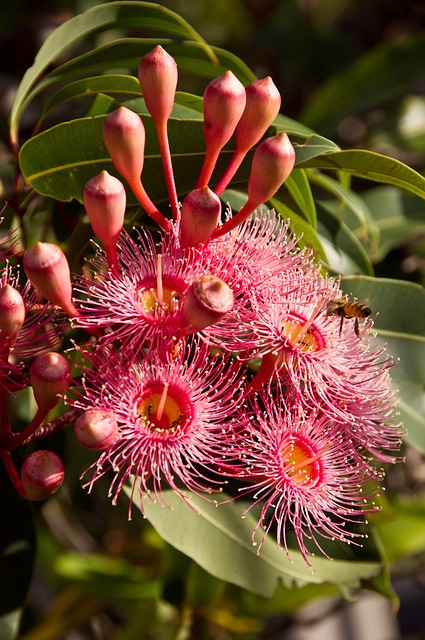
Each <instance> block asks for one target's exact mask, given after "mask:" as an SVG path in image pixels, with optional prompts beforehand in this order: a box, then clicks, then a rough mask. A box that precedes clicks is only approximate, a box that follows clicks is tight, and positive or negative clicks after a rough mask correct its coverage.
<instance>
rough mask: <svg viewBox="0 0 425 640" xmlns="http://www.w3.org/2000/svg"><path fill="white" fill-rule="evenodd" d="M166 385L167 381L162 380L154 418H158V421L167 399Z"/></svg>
mask: <svg viewBox="0 0 425 640" xmlns="http://www.w3.org/2000/svg"><path fill="white" fill-rule="evenodd" d="M168 386H169V385H168V382H164V388H163V390H162V395H161V400H160V401H159V405H158V411H157V412H156V419H157V420H158V422H159V421H160V420H161V418H162V414H163V413H164V408H165V403H166V401H167V394H168Z"/></svg>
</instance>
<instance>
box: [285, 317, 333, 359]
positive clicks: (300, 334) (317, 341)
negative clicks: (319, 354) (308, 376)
mask: <svg viewBox="0 0 425 640" xmlns="http://www.w3.org/2000/svg"><path fill="white" fill-rule="evenodd" d="M282 334H283V335H284V336H285V338H286V339H287V340H288V341H289V342H290V344H291V346H292V347H295V348H297V349H298V350H299V351H302V352H303V353H313V352H314V351H319V349H323V346H324V340H323V338H322V335H321V333H320V332H319V331H318V329H316V328H315V327H314V326H313V325H310V326H309V327H308V328H306V323H305V322H304V321H303V320H302V319H298V318H297V319H295V318H289V319H287V320H285V322H284V323H283V325H282Z"/></svg>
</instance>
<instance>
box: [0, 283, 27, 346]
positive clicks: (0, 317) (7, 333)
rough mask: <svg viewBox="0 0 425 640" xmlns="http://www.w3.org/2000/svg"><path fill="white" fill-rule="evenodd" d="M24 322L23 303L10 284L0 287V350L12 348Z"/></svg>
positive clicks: (17, 292)
mask: <svg viewBox="0 0 425 640" xmlns="http://www.w3.org/2000/svg"><path fill="white" fill-rule="evenodd" d="M24 320H25V302H24V299H23V298H22V296H21V294H20V293H19V291H18V290H17V289H14V287H12V286H11V285H10V284H5V285H4V286H3V287H0V349H1V348H3V347H7V348H9V349H10V347H12V346H13V345H14V344H15V342H16V340H17V338H18V335H19V332H20V330H21V328H22V325H23V323H24Z"/></svg>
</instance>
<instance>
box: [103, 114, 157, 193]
mask: <svg viewBox="0 0 425 640" xmlns="http://www.w3.org/2000/svg"><path fill="white" fill-rule="evenodd" d="M145 137H146V136H145V127H144V126H143V122H142V120H141V118H140V117H139V116H138V115H137V113H134V111H131V109H127V107H119V108H118V109H116V110H115V111H113V112H112V113H110V114H109V115H108V116H107V117H106V118H105V121H104V123H103V140H104V142H105V145H106V148H107V149H108V151H109V155H110V156H111V158H112V162H113V163H114V165H115V167H116V168H117V169H118V171H119V172H120V174H121V175H122V176H123V177H124V178H125V179H126V180H127V182H129V183H131V182H132V181H133V180H139V178H140V174H141V173H142V169H143V163H144V159H145V155H144V154H145Z"/></svg>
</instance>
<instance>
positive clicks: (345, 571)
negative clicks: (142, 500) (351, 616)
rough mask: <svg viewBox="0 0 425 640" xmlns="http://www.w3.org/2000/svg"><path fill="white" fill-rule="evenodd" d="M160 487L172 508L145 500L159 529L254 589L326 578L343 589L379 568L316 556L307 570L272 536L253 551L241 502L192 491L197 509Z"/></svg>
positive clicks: (268, 590)
mask: <svg viewBox="0 0 425 640" xmlns="http://www.w3.org/2000/svg"><path fill="white" fill-rule="evenodd" d="M164 493H165V497H166V500H167V503H168V504H169V505H170V507H171V509H167V508H165V507H161V506H159V505H158V504H156V503H153V502H151V501H150V500H146V504H145V509H146V515H147V518H148V520H149V521H150V522H151V523H152V524H153V526H154V527H155V529H156V530H157V531H158V532H159V534H160V535H161V536H162V537H163V538H164V539H165V540H166V541H167V542H169V543H170V544H171V545H173V546H175V547H176V548H177V549H179V550H180V551H182V552H183V553H185V554H186V555H188V556H190V557H191V558H192V559H193V560H195V561H196V562H197V563H198V564H199V565H200V566H201V567H202V568H203V569H205V570H206V571H208V572H209V573H211V574H212V575H214V576H216V577H218V578H221V579H222V580H225V581H227V582H231V583H233V584H237V585H239V586H240V587H243V588H244V589H248V590H249V591H252V592H254V593H257V594H259V595H262V596H266V597H270V596H272V594H273V592H274V590H275V589H276V587H277V585H278V584H279V583H280V582H282V584H283V585H284V586H286V587H288V588H289V587H291V586H294V585H295V586H303V585H305V584H308V583H313V584H320V583H323V582H329V583H333V584H336V585H337V586H338V587H339V588H340V589H342V590H344V589H351V588H355V587H357V586H359V584H360V580H362V579H365V578H370V577H372V576H376V575H378V574H379V572H380V570H381V566H380V564H379V563H377V562H357V561H354V560H353V558H351V559H350V560H349V559H348V557H347V560H334V561H330V560H327V559H326V558H322V557H315V558H312V560H311V564H312V566H313V569H314V571H311V570H310V569H309V568H308V567H307V565H306V563H305V562H304V560H303V559H302V557H301V554H300V553H299V552H298V551H291V561H289V560H288V559H287V557H286V554H285V552H284V551H283V550H282V549H278V548H277V546H276V543H275V542H273V541H272V539H271V536H270V537H269V538H268V539H266V541H265V544H264V545H263V547H262V550H261V553H260V555H257V553H256V548H255V547H254V546H253V545H252V543H251V531H252V530H253V528H254V525H255V518H254V516H253V515H251V514H248V515H247V517H246V518H244V519H242V517H241V516H242V513H243V511H244V507H243V505H242V504H241V503H239V502H236V503H229V504H226V505H221V506H219V507H216V506H214V504H213V503H211V502H207V501H204V500H202V499H200V498H197V497H195V496H192V497H191V503H192V504H193V505H194V507H195V508H196V510H197V511H194V510H193V509H190V508H189V507H188V506H187V505H186V504H185V503H184V502H183V501H182V499H181V498H180V497H179V496H177V494H175V493H174V492H173V491H166V492H164ZM347 552H349V549H347Z"/></svg>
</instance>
